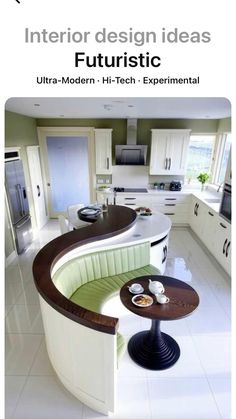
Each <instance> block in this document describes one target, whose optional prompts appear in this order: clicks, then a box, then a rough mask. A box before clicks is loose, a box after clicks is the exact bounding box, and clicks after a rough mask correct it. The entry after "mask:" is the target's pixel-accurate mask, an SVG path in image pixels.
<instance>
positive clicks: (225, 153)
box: [215, 134, 232, 185]
mask: <svg viewBox="0 0 236 419" xmlns="http://www.w3.org/2000/svg"><path fill="white" fill-rule="evenodd" d="M231 142H232V137H231V134H223V135H222V140H221V150H220V152H219V160H218V173H217V174H216V179H215V183H217V184H219V185H221V184H222V183H223V182H224V179H225V173H226V169H227V163H228V158H229V152H230V147H231Z"/></svg>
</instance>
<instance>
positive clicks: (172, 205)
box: [165, 204, 176, 207]
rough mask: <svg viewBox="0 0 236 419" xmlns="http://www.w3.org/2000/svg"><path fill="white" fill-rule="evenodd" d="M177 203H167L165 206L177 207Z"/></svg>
mask: <svg viewBox="0 0 236 419" xmlns="http://www.w3.org/2000/svg"><path fill="white" fill-rule="evenodd" d="M175 206H176V204H165V207H175Z"/></svg>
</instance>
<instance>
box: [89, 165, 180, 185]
mask: <svg viewBox="0 0 236 419" xmlns="http://www.w3.org/2000/svg"><path fill="white" fill-rule="evenodd" d="M172 180H180V181H181V182H182V183H184V176H176V175H175V176H173V175H172V176H165V175H155V176H150V175H149V167H148V166H112V175H97V176H96V183H97V185H112V186H120V187H126V188H129V187H131V188H132V187H136V188H137V187H138V188H142V187H144V188H147V187H148V188H152V187H153V184H154V183H157V184H158V185H160V183H164V184H165V189H169V184H170V182H171V181H172Z"/></svg>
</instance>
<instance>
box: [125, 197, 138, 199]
mask: <svg viewBox="0 0 236 419" xmlns="http://www.w3.org/2000/svg"><path fill="white" fill-rule="evenodd" d="M124 199H136V198H131V197H130V198H129V197H128V198H124Z"/></svg>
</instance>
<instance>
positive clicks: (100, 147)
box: [94, 129, 112, 175]
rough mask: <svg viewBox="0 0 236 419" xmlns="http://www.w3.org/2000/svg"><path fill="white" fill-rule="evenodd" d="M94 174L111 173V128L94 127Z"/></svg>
mask: <svg viewBox="0 0 236 419" xmlns="http://www.w3.org/2000/svg"><path fill="white" fill-rule="evenodd" d="M94 136H95V150H96V174H97V175H110V174H111V173H112V129H95V130H94Z"/></svg>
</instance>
